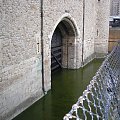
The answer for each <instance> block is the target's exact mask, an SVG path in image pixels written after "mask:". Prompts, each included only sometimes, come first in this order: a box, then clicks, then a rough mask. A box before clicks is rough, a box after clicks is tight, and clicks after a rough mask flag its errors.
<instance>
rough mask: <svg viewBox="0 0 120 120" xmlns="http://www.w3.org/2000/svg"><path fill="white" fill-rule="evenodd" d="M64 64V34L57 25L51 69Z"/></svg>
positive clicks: (52, 45)
mask: <svg viewBox="0 0 120 120" xmlns="http://www.w3.org/2000/svg"><path fill="white" fill-rule="evenodd" d="M61 64H62V35H61V32H60V29H59V28H58V27H57V28H56V30H55V32H54V34H53V37H52V41H51V70H52V71H54V70H56V69H58V68H61Z"/></svg>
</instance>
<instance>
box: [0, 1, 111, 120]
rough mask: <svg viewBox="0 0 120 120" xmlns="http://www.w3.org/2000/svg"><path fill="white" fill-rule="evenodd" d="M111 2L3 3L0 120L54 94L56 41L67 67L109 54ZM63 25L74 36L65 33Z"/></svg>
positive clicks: (0, 14) (0, 13) (0, 11)
mask: <svg viewBox="0 0 120 120" xmlns="http://www.w3.org/2000/svg"><path fill="white" fill-rule="evenodd" d="M108 18H109V0H105V1H104V0H100V1H99V0H89V1H88V0H0V120H10V119H12V118H14V117H15V116H16V115H18V114H19V113H21V112H22V111H23V110H25V109H26V108H28V107H29V106H30V105H32V104H33V103H34V102H36V101H37V100H38V99H40V98H41V97H42V96H43V95H44V94H46V93H47V91H48V90H50V89H51V40H52V35H53V33H54V31H55V29H56V27H57V26H58V27H59V28H60V29H61V32H62V35H63V49H62V50H63V56H62V57H63V58H62V66H63V68H69V69H78V68H80V67H82V66H84V65H85V64H87V63H88V62H89V61H91V60H92V59H94V58H95V57H104V56H105V55H106V54H107V53H108V36H109V27H108V22H109V21H108ZM63 24H64V25H65V26H66V29H67V30H68V32H69V34H68V35H66V34H65V32H64V31H65V30H64V27H63Z"/></svg>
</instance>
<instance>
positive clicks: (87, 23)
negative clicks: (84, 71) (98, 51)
mask: <svg viewBox="0 0 120 120" xmlns="http://www.w3.org/2000/svg"><path fill="white" fill-rule="evenodd" d="M84 9H85V10H84V51H83V64H84V65H85V64H87V63H88V62H89V61H91V60H92V59H93V58H94V39H95V30H96V29H95V24H96V2H95V0H85V1H84Z"/></svg>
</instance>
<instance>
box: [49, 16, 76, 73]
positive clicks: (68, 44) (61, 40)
mask: <svg viewBox="0 0 120 120" xmlns="http://www.w3.org/2000/svg"><path fill="white" fill-rule="evenodd" d="M76 39H77V32H76V29H75V26H74V24H73V23H72V22H71V21H70V20H69V19H68V18H64V19H63V20H62V21H61V22H60V23H59V24H58V25H57V27H56V29H55V30H54V33H53V35H52V40H51V70H52V71H54V70H56V69H59V68H68V69H75V68H77V67H76V66H77V56H76V52H77V51H76Z"/></svg>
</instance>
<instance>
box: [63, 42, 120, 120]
mask: <svg viewBox="0 0 120 120" xmlns="http://www.w3.org/2000/svg"><path fill="white" fill-rule="evenodd" d="M71 119H72V120H120V42H118V45H117V46H116V47H115V48H114V50H113V51H112V52H111V53H110V54H109V55H108V56H107V58H106V59H105V60H104V62H103V63H102V65H101V66H100V68H99V70H98V71H97V73H96V75H95V76H94V77H93V79H92V80H91V81H90V84H89V85H88V86H87V89H86V90H84V92H83V95H82V96H80V97H79V99H78V101H77V102H76V103H75V104H74V105H73V106H72V109H71V110H70V112H69V113H68V114H66V115H65V116H64V118H63V120H71Z"/></svg>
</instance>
